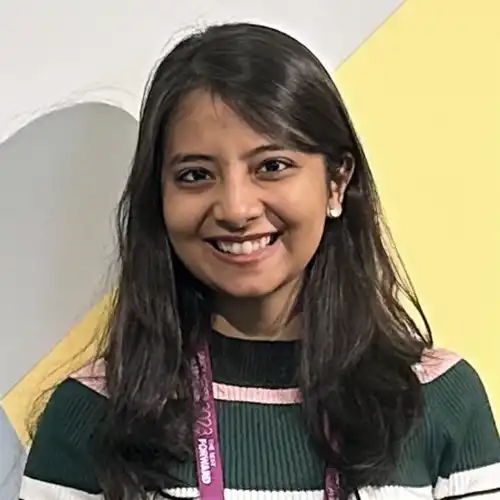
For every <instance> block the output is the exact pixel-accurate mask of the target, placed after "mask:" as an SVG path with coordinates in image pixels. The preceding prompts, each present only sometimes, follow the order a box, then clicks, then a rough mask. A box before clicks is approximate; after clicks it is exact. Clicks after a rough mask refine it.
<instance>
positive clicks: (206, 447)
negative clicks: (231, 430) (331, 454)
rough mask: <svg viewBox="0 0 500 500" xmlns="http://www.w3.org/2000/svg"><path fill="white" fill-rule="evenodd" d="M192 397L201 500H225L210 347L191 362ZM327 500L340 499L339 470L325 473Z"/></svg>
mask: <svg viewBox="0 0 500 500" xmlns="http://www.w3.org/2000/svg"><path fill="white" fill-rule="evenodd" d="M191 370H192V372H193V394H194V404H195V411H196V420H195V424H194V440H195V447H196V468H197V472H198V487H199V490H200V499H201V500H224V481H223V478H222V460H221V456H220V450H219V436H218V434H217V417H216V414H215V403H214V391H213V379H212V368H211V366H210V356H209V353H208V347H207V345H204V346H203V348H202V349H200V351H199V352H198V355H197V357H196V358H195V359H193V361H192V362H191ZM323 498H324V500H338V499H339V476H338V473H337V471H336V470H334V469H332V468H327V469H326V471H325V495H324V497H323Z"/></svg>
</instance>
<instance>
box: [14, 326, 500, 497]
mask: <svg viewBox="0 0 500 500" xmlns="http://www.w3.org/2000/svg"><path fill="white" fill-rule="evenodd" d="M296 348H297V344H296V343H294V342H260V341H246V340H237V339H231V338H228V337H224V336H222V335H219V334H214V336H213V338H212V340H211V346H210V349H211V358H212V369H213V377H214V395H215V403H216V412H217V417H218V429H219V439H220V448H221V456H222V462H223V468H224V469H223V471H224V484H225V488H226V489H225V498H226V499H227V500H322V499H323V481H324V464H323V463H322V461H321V459H320V458H319V457H318V456H317V454H316V452H315V450H314V447H313V445H312V444H311V441H310V438H309V437H308V434H307V431H306V429H305V427H304V425H303V422H302V421H301V405H300V394H299V391H298V389H297V387H296V386H295V385H294V379H295V366H296V364H295V354H296ZM415 370H416V373H417V375H418V377H419V379H420V380H421V383H422V384H423V392H424V415H423V418H422V419H420V420H419V421H418V423H417V424H416V425H415V428H414V430H413V431H412V432H411V433H410V435H409V437H408V439H407V440H406V441H405V444H404V446H403V449H402V453H401V456H400V459H399V462H398V464H397V467H396V469H395V470H394V472H393V474H392V477H391V479H390V480H389V481H388V482H387V485H385V486H378V487H365V488H362V489H361V490H360V491H359V497H360V499H361V500H418V499H421V500H424V499H440V500H444V499H449V500H451V499H459V498H467V499H481V500H500V439H499V435H498V431H497V429H496V427H495V424H494V421H493V416H492V412H491V409H490V406H489V403H488V399H487V396H486V394H485V390H484V388H483V385H482V383H481V381H480V379H479V377H478V375H477V374H476V372H475V371H474V369H473V368H472V367H471V366H470V365H469V364H468V363H467V362H466V361H464V360H462V359H460V358H459V357H458V356H456V355H454V354H453V353H450V352H448V351H444V350H436V351H433V352H432V353H426V354H425V355H424V356H423V358H422V362H421V363H420V364H419V365H417V366H415ZM103 374H104V364H103V363H97V364H92V365H89V366H87V367H84V368H83V369H82V370H80V371H79V372H77V373H75V374H74V375H73V376H72V377H71V378H69V379H67V380H65V381H64V382H62V383H61V384H60V385H59V386H58V388H57V389H56V390H55V392H54V393H53V395H52V396H51V398H50V400H49V402H48V404H47V406H46V409H45V411H44V413H43V415H42V418H41V420H40V423H39V427H38V431H37V433H36V436H35V439H34V441H33V443H32V446H31V450H30V453H29V458H28V462H27V466H26V470H25V474H24V478H23V483H22V490H21V498H22V499H23V500H103V495H102V490H101V488H100V486H99V483H98V481H97V479H96V475H95V471H94V469H93V467H92V463H93V462H92V457H91V455H90V451H89V450H90V437H91V435H92V433H93V431H94V430H95V428H96V426H97V425H98V422H99V420H100V419H101V418H102V416H103V414H104V413H105V411H106V405H107V399H106V390H105V387H104V385H103V379H102V377H103ZM176 472H177V474H178V475H179V476H180V477H181V478H182V479H183V480H184V481H185V482H186V484H187V485H188V487H185V488H176V489H174V490H170V491H169V493H172V494H174V495H176V496H179V497H180V498H186V497H191V498H193V497H197V496H198V490H197V488H196V485H197V479H196V470H195V465H194V461H193V462H192V463H187V464H182V465H179V467H178V470H177V471H176Z"/></svg>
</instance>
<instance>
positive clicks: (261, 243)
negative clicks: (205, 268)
mask: <svg viewBox="0 0 500 500" xmlns="http://www.w3.org/2000/svg"><path fill="white" fill-rule="evenodd" d="M279 236H280V234H279V233H278V232H275V233H269V234H265V235H262V234H260V235H249V236H248V237H244V238H234V239H233V238H210V239H208V240H207V242H208V243H209V244H210V245H212V247H213V248H214V249H215V250H217V251H218V252H221V253H223V254H226V255H228V256H229V255H235V256H237V255H251V254H255V253H257V252H259V253H260V252H261V251H263V250H265V249H266V248H268V247H271V246H272V245H274V244H275V243H276V241H277V240H278V238H279Z"/></svg>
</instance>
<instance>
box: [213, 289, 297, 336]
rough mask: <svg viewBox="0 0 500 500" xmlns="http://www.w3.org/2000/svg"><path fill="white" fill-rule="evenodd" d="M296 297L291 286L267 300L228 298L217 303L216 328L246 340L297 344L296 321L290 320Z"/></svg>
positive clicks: (220, 299)
mask: <svg viewBox="0 0 500 500" xmlns="http://www.w3.org/2000/svg"><path fill="white" fill-rule="evenodd" d="M296 293H297V286H296V284H295V283H294V284H289V285H286V286H284V287H282V288H281V289H279V290H277V291H275V292H273V293H272V294H270V295H268V296H265V297H251V298H240V297H229V296H223V295H220V296H218V297H217V298H216V301H215V311H216V312H215V314H214V317H213V327H214V329H215V330H217V331H218V332H219V333H221V334H222V335H226V336H228V337H234V338H240V339H247V340H264V341H273V340H275V341H279V340H295V339H297V338H298V335H299V329H298V328H297V323H298V321H297V318H295V317H291V314H292V309H293V306H294V302H295V297H296Z"/></svg>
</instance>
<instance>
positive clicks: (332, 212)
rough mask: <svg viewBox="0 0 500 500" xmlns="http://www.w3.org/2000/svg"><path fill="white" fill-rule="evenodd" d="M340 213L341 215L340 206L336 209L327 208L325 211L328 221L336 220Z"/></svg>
mask: <svg viewBox="0 0 500 500" xmlns="http://www.w3.org/2000/svg"><path fill="white" fill-rule="evenodd" d="M341 213H342V206H341V205H339V206H338V207H329V208H328V210H327V211H326V215H327V217H329V218H330V219H336V218H337V217H340V214H341Z"/></svg>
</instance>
